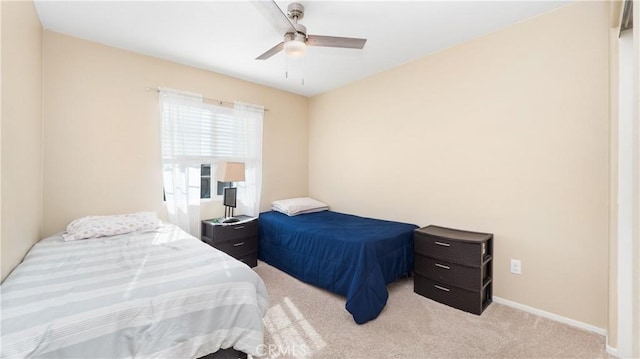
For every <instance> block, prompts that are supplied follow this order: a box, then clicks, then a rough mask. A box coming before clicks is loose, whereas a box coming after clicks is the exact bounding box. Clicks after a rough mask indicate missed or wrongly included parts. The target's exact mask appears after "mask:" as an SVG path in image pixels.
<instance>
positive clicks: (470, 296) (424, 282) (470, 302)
mask: <svg viewBox="0 0 640 359" xmlns="http://www.w3.org/2000/svg"><path fill="white" fill-rule="evenodd" d="M413 278H414V287H413V290H414V292H416V293H417V294H420V295H422V296H425V297H427V298H429V299H432V300H435V301H436V302H439V303H442V304H446V305H448V306H451V307H454V308H457V309H460V310H464V311H465V312H469V313H473V314H478V315H480V314H482V311H484V309H485V308H486V307H487V306H488V305H489V303H491V292H490V291H491V289H490V287H487V288H484V289H482V290H481V291H478V292H475V291H470V290H466V289H462V288H458V287H455V286H452V285H449V284H444V283H440V282H436V281H433V280H431V279H429V278H426V277H423V276H422V275H419V274H416V275H415V276H414V277H413Z"/></svg>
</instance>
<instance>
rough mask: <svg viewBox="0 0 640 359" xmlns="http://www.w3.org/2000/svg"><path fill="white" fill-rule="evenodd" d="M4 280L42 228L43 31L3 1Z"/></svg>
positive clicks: (26, 8)
mask: <svg viewBox="0 0 640 359" xmlns="http://www.w3.org/2000/svg"><path fill="white" fill-rule="evenodd" d="M0 6H1V7H2V131H1V132H2V142H1V144H2V147H1V148H2V151H1V152H2V153H1V155H2V160H1V163H2V179H1V182H2V189H1V191H2V209H1V212H0V213H1V218H0V222H1V223H2V227H1V228H2V229H1V231H2V232H1V235H2V238H1V249H2V280H4V278H5V277H6V276H7V275H8V274H9V273H10V272H11V270H13V268H14V267H15V266H16V265H18V263H20V262H21V261H22V257H23V256H24V255H25V254H26V253H27V251H28V250H29V249H30V248H31V246H32V245H33V244H34V243H36V242H37V241H38V240H39V239H40V235H41V228H42V26H41V25H40V20H39V19H38V16H37V14H36V11H35V8H34V6H33V3H32V2H7V1H2V2H1V4H0Z"/></svg>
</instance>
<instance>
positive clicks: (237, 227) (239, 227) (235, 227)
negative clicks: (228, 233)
mask: <svg viewBox="0 0 640 359" xmlns="http://www.w3.org/2000/svg"><path fill="white" fill-rule="evenodd" d="M242 228H244V226H234V227H233V229H242Z"/></svg>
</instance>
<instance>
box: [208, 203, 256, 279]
mask: <svg viewBox="0 0 640 359" xmlns="http://www.w3.org/2000/svg"><path fill="white" fill-rule="evenodd" d="M236 218H238V219H239V220H240V221H239V222H236V223H224V224H221V223H217V222H215V220H204V221H202V228H201V232H200V236H201V239H202V241H203V242H205V243H207V244H208V245H210V246H212V247H214V248H216V249H218V250H221V251H223V252H225V253H227V254H229V255H230V256H232V257H234V258H236V259H237V260H239V261H241V262H244V263H246V264H247V265H249V266H250V267H255V266H256V265H258V219H257V218H253V217H248V216H237V217H236Z"/></svg>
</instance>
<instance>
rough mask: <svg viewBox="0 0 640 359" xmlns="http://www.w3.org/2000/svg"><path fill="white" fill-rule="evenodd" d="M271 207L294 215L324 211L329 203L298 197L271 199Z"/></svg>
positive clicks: (288, 214)
mask: <svg viewBox="0 0 640 359" xmlns="http://www.w3.org/2000/svg"><path fill="white" fill-rule="evenodd" d="M271 209H272V210H274V211H277V212H281V213H284V214H286V215H287V216H295V215H298V214H305V213H313V212H320V211H326V210H328V209H329V205H327V204H326V203H324V202H320V201H318V200H316V199H313V198H309V197H298V198H289V199H281V200H278V201H273V202H272V203H271Z"/></svg>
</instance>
